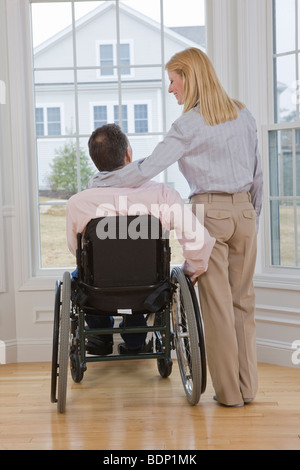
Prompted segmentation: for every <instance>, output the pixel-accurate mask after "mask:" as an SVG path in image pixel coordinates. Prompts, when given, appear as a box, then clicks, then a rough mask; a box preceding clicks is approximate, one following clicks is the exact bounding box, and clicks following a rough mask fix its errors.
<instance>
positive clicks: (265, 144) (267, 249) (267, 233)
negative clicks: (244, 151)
mask: <svg viewBox="0 0 300 470" xmlns="http://www.w3.org/2000/svg"><path fill="white" fill-rule="evenodd" d="M267 12H268V15H267V18H268V25H267V32H268V38H267V51H268V77H267V80H268V85H269V86H268V103H269V109H268V118H269V119H268V122H269V123H270V124H265V125H263V126H262V155H263V156H264V159H263V172H264V210H263V214H262V216H263V226H264V237H263V242H262V248H263V250H262V253H261V256H262V261H263V272H264V273H265V274H267V275H268V274H269V275H272V276H274V277H275V278H278V279H281V278H282V276H284V278H285V282H286V283H287V284H289V283H291V284H293V283H294V280H295V277H300V267H299V266H291V267H290V266H278V265H273V264H272V256H271V250H272V246H271V212H270V185H269V182H270V180H269V178H270V168H269V132H270V131H273V130H277V131H279V130H284V129H297V128H299V127H300V121H295V122H280V123H275V112H274V106H275V100H274V92H275V84H274V60H273V59H274V45H273V21H274V19H273V1H272V0H269V1H268V3H267ZM275 55H276V54H275ZM289 199H294V198H293V197H290V198H289Z"/></svg>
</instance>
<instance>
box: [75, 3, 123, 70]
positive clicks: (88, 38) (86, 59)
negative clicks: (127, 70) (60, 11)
mask: <svg viewBox="0 0 300 470" xmlns="http://www.w3.org/2000/svg"><path fill="white" fill-rule="evenodd" d="M74 5H75V19H76V54H77V65H78V66H80V67H83V66H84V67H94V66H98V67H99V66H100V44H111V45H112V44H115V43H116V36H117V32H116V11H115V1H108V0H107V1H90V2H85V1H82V2H75V4H74ZM106 65H111V64H106ZM94 72H95V70H94ZM97 72H98V73H99V70H98V71H97ZM102 72H104V69H103V70H102ZM101 75H102V73H101ZM103 75H104V73H103ZM107 75H108V73H107ZM104 76H105V75H104ZM94 77H95V76H94Z"/></svg>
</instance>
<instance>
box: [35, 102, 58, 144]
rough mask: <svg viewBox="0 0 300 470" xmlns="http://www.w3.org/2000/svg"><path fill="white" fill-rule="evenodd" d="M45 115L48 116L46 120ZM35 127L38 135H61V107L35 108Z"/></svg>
mask: <svg viewBox="0 0 300 470" xmlns="http://www.w3.org/2000/svg"><path fill="white" fill-rule="evenodd" d="M44 116H46V117H47V119H46V121H45V120H44ZM35 128H36V135H37V136H38V137H41V136H45V135H61V112H60V108H59V107H55V108H52V107H45V108H36V109H35Z"/></svg>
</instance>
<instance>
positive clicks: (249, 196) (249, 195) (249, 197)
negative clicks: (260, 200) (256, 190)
mask: <svg viewBox="0 0 300 470" xmlns="http://www.w3.org/2000/svg"><path fill="white" fill-rule="evenodd" d="M248 199H249V202H252V200H251V199H252V198H251V194H250V193H249V192H248Z"/></svg>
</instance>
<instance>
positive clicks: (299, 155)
mask: <svg viewBox="0 0 300 470" xmlns="http://www.w3.org/2000/svg"><path fill="white" fill-rule="evenodd" d="M295 142H296V196H300V130H299V129H296V131H295ZM299 204H300V201H299Z"/></svg>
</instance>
